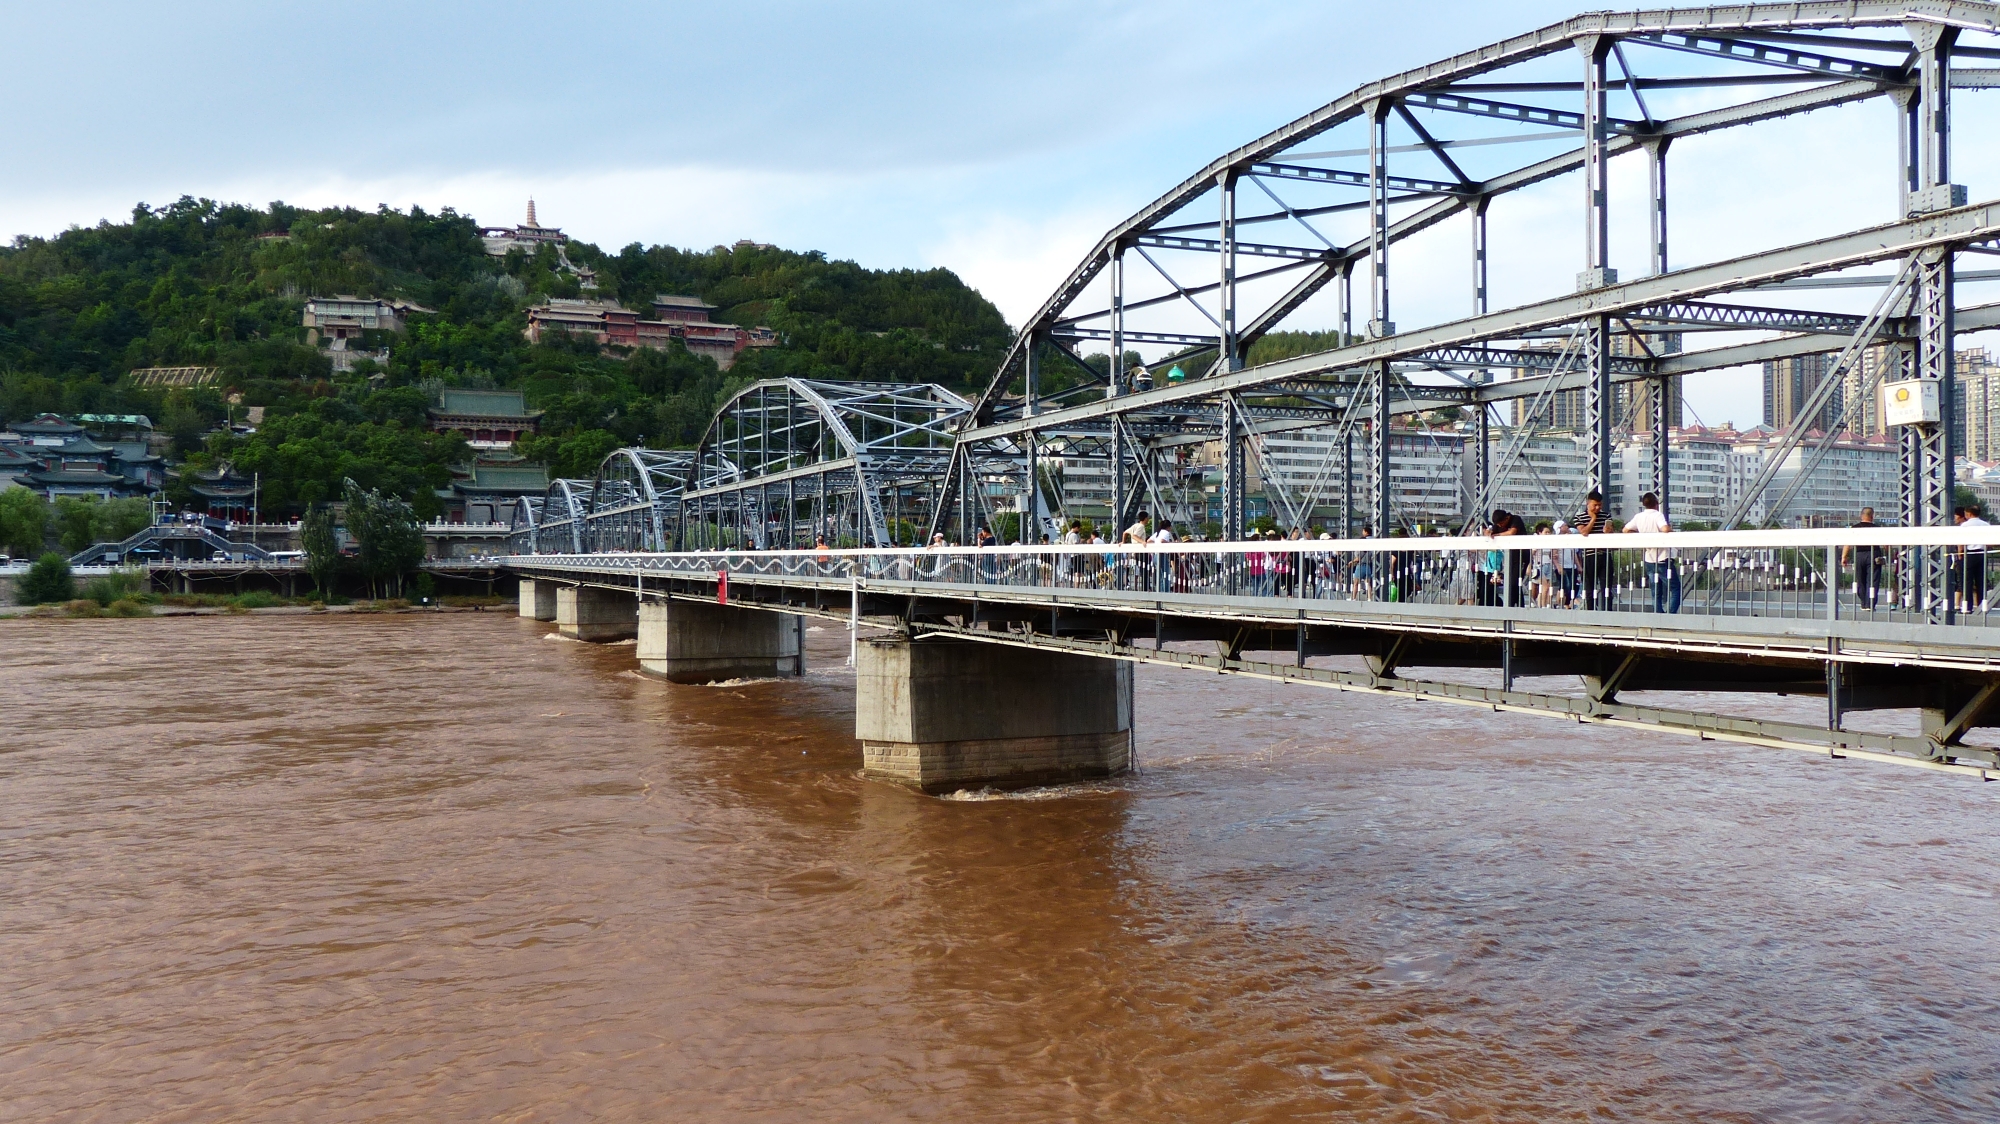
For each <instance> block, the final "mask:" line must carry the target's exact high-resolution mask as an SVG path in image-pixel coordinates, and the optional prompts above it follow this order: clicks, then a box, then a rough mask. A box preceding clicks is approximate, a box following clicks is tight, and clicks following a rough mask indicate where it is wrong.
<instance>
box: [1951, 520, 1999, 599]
mask: <svg viewBox="0 0 2000 1124" xmlns="http://www.w3.org/2000/svg"><path fill="white" fill-rule="evenodd" d="M1951 515H1952V521H1953V522H1954V523H1956V524H1957V525H1958V526H1960V527H1991V526H1992V525H1993V524H1991V523H1988V522H1987V521H1986V520H1984V519H1982V518H1980V517H1979V509H1978V508H1976V507H1955V508H1952V510H1951ZM1960 549H1961V550H1963V551H1964V553H1962V554H1960V555H1959V559H1958V602H1959V606H1958V611H1959V612H1961V613H1979V612H1984V611H1985V609H1986V548H1985V547H1983V546H1968V547H1962V548H1960Z"/></svg>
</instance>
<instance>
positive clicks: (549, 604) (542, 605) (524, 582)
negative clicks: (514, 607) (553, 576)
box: [521, 578, 556, 621]
mask: <svg viewBox="0 0 2000 1124" xmlns="http://www.w3.org/2000/svg"><path fill="white" fill-rule="evenodd" d="M521 615H522V616H524V617H527V618H528V619H529V620H537V621H552V620H555V619H556V584H555V583H554V582H539V581H536V580H535V579H533V578H522V579H521Z"/></svg>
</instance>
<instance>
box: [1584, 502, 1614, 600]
mask: <svg viewBox="0 0 2000 1124" xmlns="http://www.w3.org/2000/svg"><path fill="white" fill-rule="evenodd" d="M1609 530H1611V516H1610V514H1608V513H1607V512H1606V511H1605V510H1604V493H1603V492H1600V491H1598V490H1597V489H1595V488H1592V489H1591V490H1590V491H1589V493H1588V494H1586V495H1585V496H1584V497H1583V517H1582V518H1580V519H1578V520H1577V521H1576V533H1577V534H1579V535H1585V536H1588V535H1601V534H1604V533H1605V532H1607V531H1609ZM1581 554H1582V555H1583V557H1582V559H1581V561H1582V562H1583V607H1584V608H1586V609H1609V608H1611V605H1612V602H1613V601H1614V600H1615V598H1614V596H1613V594H1614V592H1615V591H1614V590H1613V589H1612V588H1611V552H1610V551H1608V550H1585V551H1582V552H1581Z"/></svg>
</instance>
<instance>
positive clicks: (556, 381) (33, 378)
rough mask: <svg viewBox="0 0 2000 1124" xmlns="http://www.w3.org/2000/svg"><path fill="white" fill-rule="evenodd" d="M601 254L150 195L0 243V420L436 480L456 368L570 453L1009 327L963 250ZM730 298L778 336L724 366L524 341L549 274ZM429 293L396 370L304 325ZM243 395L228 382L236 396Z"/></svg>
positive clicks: (531, 448)
mask: <svg viewBox="0 0 2000 1124" xmlns="http://www.w3.org/2000/svg"><path fill="white" fill-rule="evenodd" d="M567 252H568V255H569V258H570V260H571V261H572V262H574V263H575V264H577V265H580V266H589V267H590V268H593V269H595V270H596V272H597V279H598V289H597V290H596V291H595V292H594V293H589V294H584V293H581V292H580V291H579V289H578V282H577V279H576V278H575V277H574V276H573V275H570V274H568V273H565V272H563V271H561V270H560V269H559V268H558V266H557V262H556V257H555V253H554V251H553V250H552V249H549V248H544V249H542V250H541V251H540V252H539V253H538V254H535V255H530V254H526V253H523V252H521V251H518V250H517V251H515V252H513V253H511V254H510V255H509V256H508V257H507V258H505V259H497V258H493V257H489V256H487V254H486V253H485V252H484V249H483V246H482V244H481V243H480V241H479V236H478V225H477V224H476V223H475V222H474V220H472V219H471V218H469V217H467V216H464V215H459V214H457V213H455V212H453V211H451V210H448V209H447V210H444V211H442V212H439V213H436V214H431V213H427V212H425V211H423V210H421V209H417V208H412V209H411V210H410V211H408V212H401V211H391V210H388V209H386V208H384V209H380V210H377V211H374V212H368V211H358V210H352V209H336V210H321V211H308V210H301V209H299V208H296V207H289V206H286V205H284V204H282V203H274V204H272V205H271V206H270V207H268V208H265V209H258V208H253V207H244V206H239V205H234V204H230V205H222V204H216V203H213V202H210V201H208V200H195V199H189V198H183V199H181V200H180V201H179V202H178V203H175V204H173V205H171V206H168V207H163V208H159V209H157V210H155V209H150V208H147V207H144V206H141V207H138V208H135V209H134V211H133V213H132V219H131V221H130V222H126V223H117V224H113V223H103V224H100V225H98V226H96V227H93V228H90V229H72V230H69V231H66V232H65V233H63V234H60V235H58V236H56V237H54V238H48V239H42V238H19V239H16V240H15V242H14V244H13V245H11V246H7V247H4V248H0V424H4V423H6V422H8V421H10V420H17V419H21V418H25V417H32V416H34V415H35V414H37V413H41V412H44V411H51V412H57V413H65V414H77V413H144V414H147V415H149V416H151V417H152V418H153V419H154V420H155V422H156V423H157V424H158V425H159V426H160V427H161V428H162V429H163V430H164V431H166V432H168V433H170V434H172V436H173V439H174V442H175V448H176V452H177V453H178V454H179V455H181V456H184V457H185V458H186V459H187V461H188V462H189V463H190V464H193V465H202V464H206V463H209V462H211V461H213V460H215V459H217V458H221V457H227V458H229V459H231V460H232V461H234V462H235V464H236V465H237V467H238V468H239V469H240V470H241V471H244V472H251V471H256V472H260V473H262V474H263V480H264V488H265V491H264V496H265V508H266V510H273V509H276V508H280V507H284V506H294V507H296V506H297V505H299V504H303V503H308V502H312V501H316V500H321V499H327V498H330V497H333V496H335V495H337V494H338V491H339V483H340V480H341V478H342V477H343V476H346V477H352V478H353V479H355V480H356V481H358V482H359V483H361V484H362V485H363V486H364V487H370V488H383V489H387V490H391V491H395V492H399V493H402V494H405V495H411V496H414V497H415V498H416V499H417V501H418V503H419V504H420V505H422V504H426V503H428V502H430V501H429V499H428V493H429V489H431V488H434V487H440V486H443V485H444V484H445V483H446V482H447V480H448V474H447V466H448V465H450V464H452V463H456V462H462V461H463V460H465V459H466V458H467V455H468V454H467V450H466V449H465V448H464V445H463V443H462V442H460V441H459V440H457V439H456V438H450V437H443V436H438V435H433V434H429V433H428V432H426V431H425V430H424V429H423V421H424V409H425V407H426V406H427V405H428V404H429V401H430V399H431V396H432V395H434V394H435V393H436V391H437V390H438V389H440V388H442V387H447V386H463V387H505V388H514V389H520V390H522V391H523V392H525V393H526V395H527V399H528V404H529V405H530V407H532V408H535V409H539V410H543V411H546V413H545V415H544V417H543V420H542V436H541V437H538V438H536V439H534V440H533V441H531V442H527V443H524V448H523V449H522V451H523V452H525V453H527V454H529V455H530V456H531V457H534V458H536V459H542V460H546V461H548V462H549V463H550V465H551V468H552V471H553V472H555V473H556V474H558V475H576V474H586V473H587V472H588V471H590V470H591V469H592V468H594V467H595V464H596V461H597V459H598V458H599V457H601V456H602V454H603V453H604V452H605V451H607V450H609V449H611V448H615V447H617V446H618V445H622V444H630V443H638V442H640V441H643V442H644V443H645V444H647V445H651V446H655V447H672V446H677V445H687V444H692V443H693V442H694V441H695V440H696V439H697V438H698V437H699V436H700V432H701V429H702V428H703V426H705V425H706V423H707V421H708V418H709V416H710V414H711V413H712V412H713V410H714V408H715V406H716V404H717V402H718V401H719V400H720V399H721V398H722V397H724V396H726V395H727V394H729V393H731V392H732V391H733V390H734V388H736V387H739V386H741V385H744V384H746V383H748V382H751V381H754V380H757V379H760V378H772V377H779V376H794V377H801V378H814V379H880V380H896V381H927V382H940V383H944V384H946V385H948V386H952V387H955V388H960V389H973V388H976V387H977V386H979V385H981V384H982V383H983V380H984V378H985V376H986V375H987V374H988V373H989V372H990V370H991V365H992V363H993V362H994V361H995V358H996V357H997V356H998V355H999V353H1000V352H1001V351H1002V350H1004V348H1005V347H1006V345H1007V342H1008V339H1009V330H1008V328H1007V325H1006V323H1005V322H1004V321H1003V320H1002V319H1001V317H1000V313H999V311H998V310H997V309H995V308H994V307H993V305H992V304H991V303H990V302H988V301H987V300H985V299H984V298H983V297H981V296H980V295H979V294H978V293H976V292H974V291H973V290H971V289H970V288H968V287H966V285H965V283H964V282H962V281H960V280H959V279H958V277H957V276H956V275H954V274H953V273H951V271H949V270H944V269H933V270H870V269H863V268H861V267H860V266H858V265H856V264H854V263H853V262H844V261H829V260H827V259H826V257H825V256H824V255H822V254H817V253H797V252H793V251H788V250H779V249H773V248H764V247H754V246H747V245H746V246H743V247H740V248H736V249H725V248H721V247H718V248H716V249H714V250H709V251H701V252H697V251H690V250H681V249H675V248H673V247H667V246H653V247H644V246H640V245H638V244H637V243H634V244H632V245H630V246H626V247H625V248H624V249H622V250H619V251H617V252H616V253H606V252H605V251H603V250H601V249H599V248H598V247H596V246H593V245H589V244H587V243H579V242H571V243H569V245H568V247H567ZM662 292H667V293H685V294H692V295H695V296H699V297H701V298H703V299H704V300H706V301H707V302H708V303H710V304H713V305H716V306H718V308H719V311H718V312H717V314H716V318H717V319H720V320H725V321H730V322H734V323H741V324H753V325H754V324H762V325H768V326H770V327H771V328H773V329H775V330H776V331H777V332H778V335H779V339H780V341H781V343H780V346H777V347H773V348H767V349H753V350H750V351H746V352H745V353H744V354H743V355H742V357H741V358H740V359H739V361H738V362H737V363H736V365H735V366H734V367H732V368H731V369H730V370H729V371H728V372H727V373H726V374H725V373H723V372H722V371H720V370H718V369H717V367H716V365H715V363H714V362H713V361H711V360H709V359H706V358H701V357H697V356H693V355H690V354H688V353H687V352H686V351H685V350H682V349H680V348H679V346H678V345H676V346H675V349H674V350H673V351H671V352H653V351H643V350H642V351H639V352H637V353H635V354H634V355H632V356H631V357H629V358H620V357H618V356H614V355H609V354H601V353H600V352H599V349H598V348H597V347H596V346H595V345H593V344H590V343H587V342H577V341H562V342H557V343H546V344H543V345H541V346H530V345H529V344H528V343H527V341H526V340H525V339H524V338H523V337H522V329H523V327H524V326H525V324H526V319H525V314H524V309H526V308H527V307H528V306H529V305H530V304H532V303H534V302H535V301H536V300H538V299H540V298H542V297H545V296H561V297H574V296H580V295H590V296H597V297H604V298H616V299H618V300H619V301H620V302H621V303H624V304H625V305H626V306H628V307H631V308H634V309H639V310H642V311H646V312H648V314H650V303H649V302H650V301H651V299H652V297H653V296H654V294H656V293H662ZM336 293H356V294H360V295H364V296H373V297H398V298H403V299H406V300H410V301H414V302H416V303H417V304H420V305H423V306H425V307H426V308H430V309H435V310H436V312H435V314H432V315H423V314H419V315H416V316H413V317H412V318H411V321H410V325H409V329H408V331H407V332H406V333H404V334H403V335H400V336H395V337H385V338H383V339H381V340H371V341H368V342H369V343H371V345H372V344H386V346H388V347H389V348H390V349H391V357H390V360H389V362H388V364H387V366H386V368H378V367H375V366H374V365H373V364H371V363H365V362H364V363H363V364H361V366H360V367H359V368H358V369H357V370H355V371H353V372H351V373H345V374H341V375H338V376H336V375H335V373H334V372H333V371H332V370H331V369H330V365H329V363H328V360H327V358H326V356H325V354H324V353H323V352H320V351H318V350H316V349H314V348H311V347H308V346H306V345H305V344H304V342H303V331H302V329H301V328H300V325H299V316H300V312H301V309H302V307H303V304H304V301H305V298H306V297H307V296H308V295H332V294H336ZM181 365H200V366H216V367H220V368H221V370H222V372H223V380H222V385H221V386H220V387H216V388H212V389H211V388H202V389H195V390H187V389H181V390H168V391H163V390H157V389H146V388H139V387H135V386H133V385H131V380H130V379H129V378H128V377H127V372H129V371H131V370H133V369H135V368H142V367H153V366H181ZM231 398H235V399H236V400H237V401H236V402H235V403H234V404H233V406H232V403H231V402H230V401H229V400H230V399H231ZM249 406H262V407H265V411H266V412H265V420H264V423H263V425H262V427H261V428H260V430H259V431H258V432H257V433H256V434H254V435H251V436H249V437H244V438H233V437H229V436H226V435H221V434H216V433H214V432H213V431H214V430H215V428H216V426H217V425H218V423H220V422H221V421H223V420H224V419H225V417H226V415H227V414H228V413H229V412H230V411H231V409H232V408H233V409H234V412H235V415H236V417H238V418H239V419H240V418H241V417H242V416H243V407H249Z"/></svg>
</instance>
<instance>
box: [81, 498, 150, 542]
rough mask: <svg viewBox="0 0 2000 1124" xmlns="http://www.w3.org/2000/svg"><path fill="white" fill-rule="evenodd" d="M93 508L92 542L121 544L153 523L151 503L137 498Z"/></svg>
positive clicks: (109, 501) (109, 502)
mask: <svg viewBox="0 0 2000 1124" xmlns="http://www.w3.org/2000/svg"><path fill="white" fill-rule="evenodd" d="M93 507H94V510H92V511H91V513H90V535H91V540H92V541H93V542H123V541H125V540H126V539H128V538H130V537H132V536H133V535H135V534H138V533H139V532H140V531H143V530H145V529H146V528H147V527H148V526H149V525H151V524H152V522H153V504H152V501H150V500H144V499H140V498H139V497H137V496H131V497H127V498H123V499H115V500H107V501H105V502H103V503H99V504H95V505H93ZM86 545H88V544H86Z"/></svg>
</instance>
